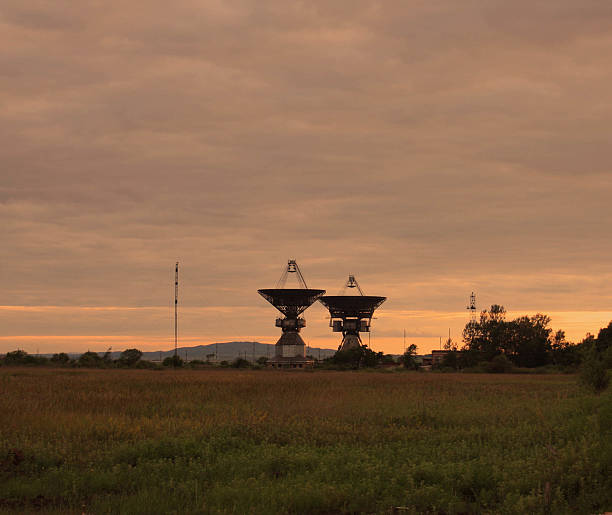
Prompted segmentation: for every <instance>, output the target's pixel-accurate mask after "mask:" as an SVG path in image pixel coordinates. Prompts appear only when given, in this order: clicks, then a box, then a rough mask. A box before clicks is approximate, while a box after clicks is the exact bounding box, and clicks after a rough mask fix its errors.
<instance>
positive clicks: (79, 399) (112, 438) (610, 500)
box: [0, 367, 612, 514]
mask: <svg viewBox="0 0 612 515" xmlns="http://www.w3.org/2000/svg"><path fill="white" fill-rule="evenodd" d="M0 394H1V395H0V417H1V420H2V423H1V424H0V453H1V454H0V512H2V511H7V512H23V513H31V512H33V511H36V510H39V511H42V512H73V513H147V514H149V513H279V512H284V513H351V512H366V513H384V512H389V511H390V510H391V509H392V508H393V507H399V506H404V507H409V508H410V510H409V511H407V512H408V513H410V512H415V513H482V512H485V513H555V514H556V513H597V512H602V511H605V510H611V509H612V395H611V394H610V393H609V392H608V393H605V394H603V395H601V396H594V395H591V394H588V393H586V392H584V391H582V390H581V389H580V388H579V387H578V386H577V384H576V378H575V377H574V376H564V375H545V376H543V375H541V376H537V375H482V374H436V373H416V372H414V373H409V372H405V373H384V372H311V373H309V372H297V373H296V372H279V371H266V370H262V371H240V370H212V371H207V370H203V371H182V370H178V371H174V370H168V371H160V372H157V371H147V370H134V371H130V370H65V369H62V370H48V369H26V368H22V369H16V368H6V367H5V368H0Z"/></svg>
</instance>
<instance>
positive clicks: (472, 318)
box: [465, 292, 476, 322]
mask: <svg viewBox="0 0 612 515" xmlns="http://www.w3.org/2000/svg"><path fill="white" fill-rule="evenodd" d="M465 309H467V310H468V311H469V312H470V322H476V294H475V293H474V292H472V294H471V295H470V305H469V306H467V307H466V308H465Z"/></svg>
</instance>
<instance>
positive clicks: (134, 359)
mask: <svg viewBox="0 0 612 515" xmlns="http://www.w3.org/2000/svg"><path fill="white" fill-rule="evenodd" d="M140 358H142V352H141V351H139V350H138V349H125V350H124V351H123V352H122V353H121V356H120V357H119V360H118V362H119V364H120V365H123V366H126V367H133V366H134V365H135V364H136V363H138V362H139V361H140Z"/></svg>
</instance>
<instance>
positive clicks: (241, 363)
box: [232, 358, 251, 368]
mask: <svg viewBox="0 0 612 515" xmlns="http://www.w3.org/2000/svg"><path fill="white" fill-rule="evenodd" d="M250 365H251V364H250V363H249V362H248V361H247V360H246V359H244V358H236V359H235V360H234V361H232V368H248V367H249V366H250Z"/></svg>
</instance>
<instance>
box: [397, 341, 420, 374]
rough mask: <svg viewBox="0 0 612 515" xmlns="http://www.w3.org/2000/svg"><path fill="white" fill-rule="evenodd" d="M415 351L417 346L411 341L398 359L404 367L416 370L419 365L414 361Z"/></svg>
mask: <svg viewBox="0 0 612 515" xmlns="http://www.w3.org/2000/svg"><path fill="white" fill-rule="evenodd" d="M416 353H417V346H416V345H415V344H414V343H411V344H410V345H409V346H408V348H407V349H406V352H404V354H403V355H402V357H401V358H400V361H401V362H402V365H404V367H405V368H408V369H410V370H416V369H417V368H419V365H418V363H417V361H416Z"/></svg>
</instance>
